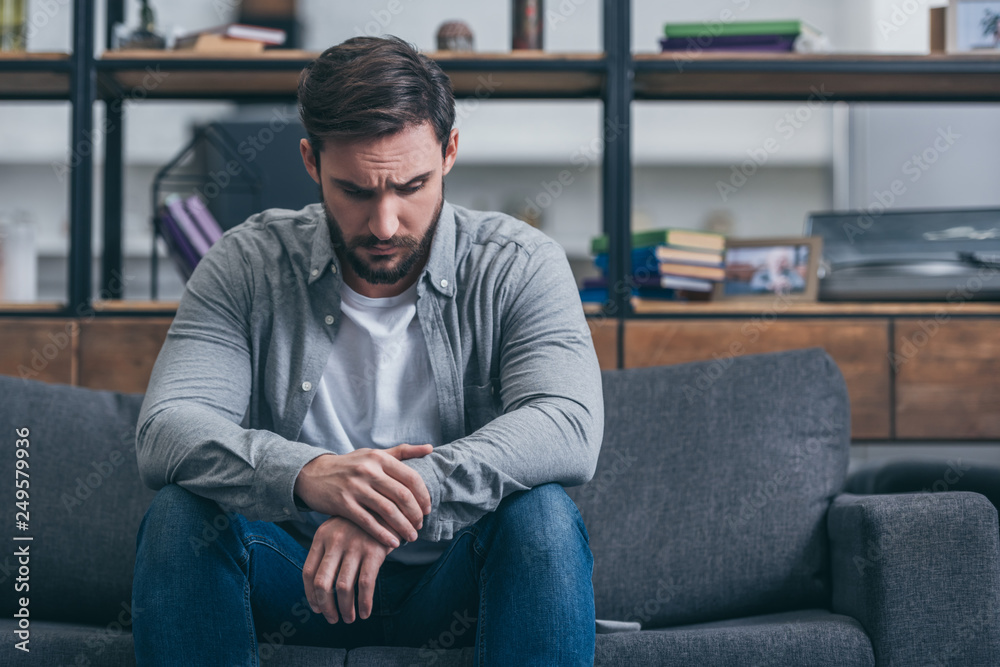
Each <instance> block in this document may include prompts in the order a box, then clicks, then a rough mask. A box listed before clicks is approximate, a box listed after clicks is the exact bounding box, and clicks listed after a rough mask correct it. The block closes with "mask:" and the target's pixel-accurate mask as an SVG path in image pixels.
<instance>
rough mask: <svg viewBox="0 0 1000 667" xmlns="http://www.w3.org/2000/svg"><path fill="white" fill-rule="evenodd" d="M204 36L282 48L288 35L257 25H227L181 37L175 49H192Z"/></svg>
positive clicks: (175, 44) (175, 43) (275, 29)
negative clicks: (215, 36)
mask: <svg viewBox="0 0 1000 667" xmlns="http://www.w3.org/2000/svg"><path fill="white" fill-rule="evenodd" d="M202 35H217V36H219V37H225V38H228V39H238V40H243V41H248V42H260V43H262V44H267V45H269V46H281V45H282V44H284V43H285V39H287V35H286V34H285V31H284V30H278V29H277V28H265V27H262V26H257V25H247V24H245V23H227V24H224V25H220V26H215V27H214V28H208V29H206V30H198V31H197V32H190V33H187V34H184V35H181V36H180V37H178V38H177V40H176V41H175V42H174V48H175V49H190V48H193V47H194V46H195V45H196V44H197V43H198V38H199V37H201V36H202Z"/></svg>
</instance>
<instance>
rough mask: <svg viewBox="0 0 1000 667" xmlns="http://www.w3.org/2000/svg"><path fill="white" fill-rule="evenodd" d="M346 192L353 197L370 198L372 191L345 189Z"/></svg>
mask: <svg viewBox="0 0 1000 667" xmlns="http://www.w3.org/2000/svg"><path fill="white" fill-rule="evenodd" d="M344 194H345V195H347V196H348V197H350V198H351V199H368V198H369V197H371V195H372V193H371V192H369V191H367V190H344Z"/></svg>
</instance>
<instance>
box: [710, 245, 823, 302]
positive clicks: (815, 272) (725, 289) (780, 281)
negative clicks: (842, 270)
mask: <svg viewBox="0 0 1000 667" xmlns="http://www.w3.org/2000/svg"><path fill="white" fill-rule="evenodd" d="M822 255H823V239H822V238H821V237H819V236H793V237H785V238H762V239H727V240H726V251H725V270H726V276H725V279H724V280H723V281H722V282H720V283H717V284H716V285H715V290H714V292H713V297H712V298H713V299H715V300H725V301H735V300H738V301H770V300H773V299H775V298H776V297H779V296H780V297H781V298H782V299H784V300H787V301H816V297H817V295H818V294H819V263H820V258H821V257H822Z"/></svg>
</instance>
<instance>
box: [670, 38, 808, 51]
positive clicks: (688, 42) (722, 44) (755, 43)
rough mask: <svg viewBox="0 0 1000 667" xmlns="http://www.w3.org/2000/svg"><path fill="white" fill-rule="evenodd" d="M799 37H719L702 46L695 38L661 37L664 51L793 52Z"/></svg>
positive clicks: (707, 39)
mask: <svg viewBox="0 0 1000 667" xmlns="http://www.w3.org/2000/svg"><path fill="white" fill-rule="evenodd" d="M797 38H798V35H719V36H718V37H711V38H706V40H704V41H706V42H707V44H702V43H700V42H698V40H696V39H694V38H693V37H669V38H668V37H661V38H660V47H661V48H662V50H663V51H687V50H688V49H694V50H696V51H702V50H704V51H778V52H785V51H792V50H794V48H795V40H796V39H797Z"/></svg>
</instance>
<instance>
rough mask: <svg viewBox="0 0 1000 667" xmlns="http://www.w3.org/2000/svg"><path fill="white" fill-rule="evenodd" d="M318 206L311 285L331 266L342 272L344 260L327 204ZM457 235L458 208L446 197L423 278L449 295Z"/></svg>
mask: <svg viewBox="0 0 1000 667" xmlns="http://www.w3.org/2000/svg"><path fill="white" fill-rule="evenodd" d="M315 206H316V216H317V220H316V231H315V232H313V239H312V248H311V252H310V255H309V280H308V284H310V285H312V284H313V283H314V282H316V281H317V280H319V279H320V278H321V277H322V276H323V272H324V271H328V270H330V267H331V266H333V267H336V272H337V273H340V271H341V266H340V259H339V258H338V257H337V253H335V252H334V251H333V242H332V241H331V240H330V228H329V227H328V226H327V220H326V215H324V214H323V207H322V205H320V204H316V205H315ZM455 235H456V225H455V209H454V208H453V207H452V205H451V204H450V203H448V201H447V200H446V201H445V202H444V203H443V204H442V206H441V215H440V217H439V218H438V224H437V229H436V230H435V231H434V238H433V240H432V241H431V253H430V256H429V257H428V258H427V264H426V265H425V266H424V270H423V271H422V273H421V275H420V278H421V279H426V280H427V281H428V282H430V284H431V285H432V286H433V287H434V289H436V290H437V291H438V292H440V293H441V294H444V295H445V296H449V297H450V296H453V295H454V294H455Z"/></svg>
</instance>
